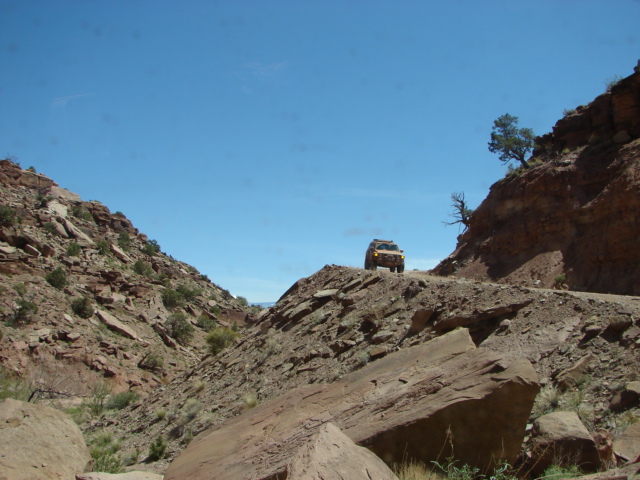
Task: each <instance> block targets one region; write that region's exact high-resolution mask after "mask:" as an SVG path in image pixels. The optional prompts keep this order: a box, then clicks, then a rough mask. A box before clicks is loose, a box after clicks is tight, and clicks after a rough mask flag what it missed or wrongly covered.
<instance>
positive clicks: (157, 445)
mask: <svg viewBox="0 0 640 480" xmlns="http://www.w3.org/2000/svg"><path fill="white" fill-rule="evenodd" d="M166 449H167V441H166V440H165V439H164V437H163V436H162V435H158V436H157V437H156V439H155V440H154V441H153V443H152V444H151V445H150V446H149V455H148V457H147V460H148V461H149V462H156V461H158V460H160V459H161V458H162V457H164V452H165V450H166Z"/></svg>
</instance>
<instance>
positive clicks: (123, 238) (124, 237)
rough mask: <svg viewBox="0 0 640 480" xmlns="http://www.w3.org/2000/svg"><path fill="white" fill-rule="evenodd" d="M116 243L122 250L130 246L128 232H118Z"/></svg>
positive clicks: (126, 249)
mask: <svg viewBox="0 0 640 480" xmlns="http://www.w3.org/2000/svg"><path fill="white" fill-rule="evenodd" d="M118 245H119V246H120V248H121V249H123V250H124V251H128V250H129V249H130V248H131V237H130V236H129V233H128V232H125V231H122V232H120V233H119V234H118Z"/></svg>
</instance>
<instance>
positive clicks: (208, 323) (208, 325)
mask: <svg viewBox="0 0 640 480" xmlns="http://www.w3.org/2000/svg"><path fill="white" fill-rule="evenodd" d="M196 325H197V326H198V327H200V328H201V329H203V330H206V331H209V330H213V329H214V328H216V327H217V326H218V324H217V323H216V321H215V320H214V319H213V318H211V317H208V316H206V315H200V316H199V317H198V320H196Z"/></svg>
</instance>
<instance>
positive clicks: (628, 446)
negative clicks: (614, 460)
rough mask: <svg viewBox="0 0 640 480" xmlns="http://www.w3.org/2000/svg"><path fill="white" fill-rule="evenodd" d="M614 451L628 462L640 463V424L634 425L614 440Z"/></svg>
mask: <svg viewBox="0 0 640 480" xmlns="http://www.w3.org/2000/svg"><path fill="white" fill-rule="evenodd" d="M613 451H614V452H615V453H616V455H617V456H618V457H620V458H622V459H623V460H625V461H627V462H629V461H630V462H634V461H640V460H639V459H640V423H634V424H633V425H631V426H630V427H628V428H627V429H626V430H625V431H624V432H622V434H620V435H619V436H617V437H616V438H615V439H614V440H613Z"/></svg>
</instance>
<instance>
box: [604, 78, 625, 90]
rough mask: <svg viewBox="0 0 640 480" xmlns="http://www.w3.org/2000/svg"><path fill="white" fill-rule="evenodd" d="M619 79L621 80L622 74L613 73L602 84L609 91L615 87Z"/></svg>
mask: <svg viewBox="0 0 640 480" xmlns="http://www.w3.org/2000/svg"><path fill="white" fill-rule="evenodd" d="M620 80H622V76H620V75H614V76H612V77H609V78H607V79H606V80H605V81H604V86H605V87H606V91H607V92H610V91H611V90H612V89H613V87H615V86H616V85H617V84H618V83H620Z"/></svg>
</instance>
